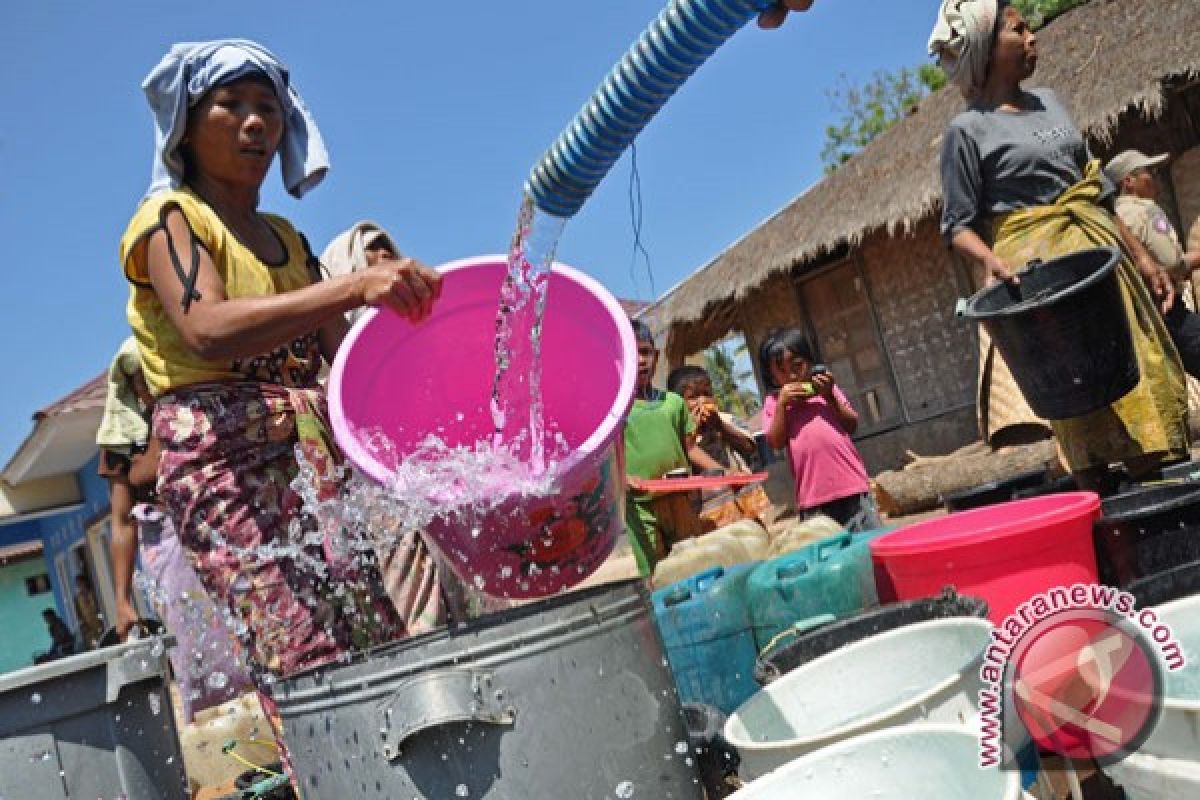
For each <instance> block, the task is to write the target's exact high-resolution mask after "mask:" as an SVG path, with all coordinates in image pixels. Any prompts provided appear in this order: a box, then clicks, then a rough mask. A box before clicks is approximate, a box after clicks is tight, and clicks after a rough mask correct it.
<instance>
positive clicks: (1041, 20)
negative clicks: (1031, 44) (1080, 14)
mask: <svg viewBox="0 0 1200 800" xmlns="http://www.w3.org/2000/svg"><path fill="white" fill-rule="evenodd" d="M1086 2H1088V0H1013V6H1014V7H1015V8H1016V9H1017V10H1018V11H1020V12H1021V16H1023V17H1024V18H1025V20H1026V21H1027V22H1028V23H1029V25H1030V27H1032V28H1035V29H1036V28H1040V27H1042V26H1043V25H1045V24H1046V23H1047V22H1049V21H1050V20H1052V19H1054V18H1055V17H1057V16H1058V15H1059V14H1061V13H1063V12H1064V11H1067V10H1069V9H1072V8H1074V7H1075V6H1081V5H1083V4H1084V3H1086Z"/></svg>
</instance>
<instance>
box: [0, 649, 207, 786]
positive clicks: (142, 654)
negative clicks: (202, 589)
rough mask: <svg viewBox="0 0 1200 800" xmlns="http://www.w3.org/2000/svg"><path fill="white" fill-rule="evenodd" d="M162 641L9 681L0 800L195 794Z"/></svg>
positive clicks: (4, 692) (1, 682)
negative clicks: (185, 769)
mask: <svg viewBox="0 0 1200 800" xmlns="http://www.w3.org/2000/svg"><path fill="white" fill-rule="evenodd" d="M165 644H166V643H164V640H163V639H161V638H155V639H149V640H141V641H137V642H132V643H130V644H122V645H116V646H114V647H106V648H103V649H101V650H91V651H89V652H86V653H81V654H80V655H77V656H70V657H68V658H63V659H59V660H57V661H52V662H50V663H49V664H43V665H41V666H36V667H28V668H26V669H20V670H17V671H15V672H9V673H6V674H4V675H0V797H4V798H14V799H15V798H22V799H25V798H45V799H46V800H50V798H68V797H69V798H87V799H88V800H90V798H93V797H103V798H110V797H123V798H127V800H185V798H187V797H189V796H190V792H189V791H188V786H187V782H186V779H185V778H184V772H183V756H182V754H181V753H180V749H179V737H178V736H177V735H176V732H175V714H174V712H173V711H172V708H171V695H170V694H169V693H168V692H167V687H166V683H165V677H166V675H167V659H166V655H165Z"/></svg>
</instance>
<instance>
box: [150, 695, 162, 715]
mask: <svg viewBox="0 0 1200 800" xmlns="http://www.w3.org/2000/svg"><path fill="white" fill-rule="evenodd" d="M146 699H147V701H148V702H149V703H150V712H151V713H152V714H154V716H156V717H157V716H158V715H159V714H160V713H161V712H162V701H161V700H159V699H158V695H156V694H151V695H147V696H146Z"/></svg>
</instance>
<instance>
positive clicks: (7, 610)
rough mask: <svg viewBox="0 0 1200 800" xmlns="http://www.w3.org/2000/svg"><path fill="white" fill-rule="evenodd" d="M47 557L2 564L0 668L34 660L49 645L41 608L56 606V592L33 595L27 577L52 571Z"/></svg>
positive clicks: (5, 668)
mask: <svg viewBox="0 0 1200 800" xmlns="http://www.w3.org/2000/svg"><path fill="white" fill-rule="evenodd" d="M49 574H50V566H49V565H48V564H47V563H46V560H45V559H44V558H41V557H40V556H39V557H37V558H30V559H26V560H24V561H18V562H16V563H15V564H9V565H8V566H4V567H0V619H3V620H4V633H3V635H2V636H0V639H2V640H3V641H4V643H5V644H4V646H3V647H0V672H9V671H11V670H14V669H21V668H22V667H28V666H30V665H32V664H33V657H34V656H35V655H36V654H38V653H42V652H45V651H46V650H49V649H50V644H51V642H50V634H49V632H48V631H47V630H46V623H45V621H44V620H43V619H42V610H43V609H47V608H55V602H54V593H53V592H46V593H44V594H35V595H30V594H29V592H28V590H27V589H26V587H25V579H26V578H31V577H33V576H35V575H49Z"/></svg>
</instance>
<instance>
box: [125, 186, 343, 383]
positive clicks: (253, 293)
mask: <svg viewBox="0 0 1200 800" xmlns="http://www.w3.org/2000/svg"><path fill="white" fill-rule="evenodd" d="M171 208H178V209H179V210H180V211H181V212H183V215H184V217H185V218H186V219H187V221H188V225H190V226H191V229H192V235H193V236H195V237H196V241H197V242H199V244H200V246H201V247H203V248H204V249H205V250H207V251H208V254H209V256H210V257H211V258H212V262H213V265H214V266H215V267H216V269H217V273H218V275H220V277H221V280H222V282H224V284H225V293H226V296H228V297H229V298H237V297H265V296H270V295H275V294H279V293H281V292H287V291H291V290H293V289H300V288H302V287H304V286H308V285H309V284H310V283H312V277H311V274H310V272H309V269H308V265H307V262H308V252H307V249H306V247H305V245H304V241H303V240H302V239H301V237H300V234H299V233H297V232H296V230H295V228H293V227H292V226H291V223H289V222H288V221H287V220H285V219H283V218H282V217H279V216H275V215H272V214H264V215H263V217H264V219H266V220H267V222H268V223H269V224H270V226H271V229H272V230H273V231H275V234H276V235H277V236H278V237H279V241H280V243H281V244H283V246H284V248H285V249H286V251H287V257H286V258H285V259H284V261H283V263H281V264H267V263H264V262H263V261H261V260H259V258H258V257H257V256H256V255H254V253H253V252H252V251H251V250H250V249H249V248H248V247H246V246H245V245H244V244H242V243H241V242H240V241H239V240H238V239H237V237H236V236H234V235H233V233H232V232H231V231H230V230H229V229H228V228H227V227H225V223H223V222H222V221H221V218H220V217H218V216H217V214H216V212H215V211H213V210H212V208H210V207H209V206H208V204H207V203H205V202H204V201H203V200H202V199H201V198H200V197H198V196H197V195H195V194H194V193H192V192H191V191H189V190H187V189H186V188H185V189H181V190H178V191H171V192H163V193H160V194H157V195H155V196H153V197H150V198H147V199H146V200H144V201H143V202H142V204H141V206H139V207H138V210H137V212H136V213H135V214H134V215H133V219H132V220H131V221H130V223H129V227H128V228H126V229H125V235H124V236H122V237H121V264H122V266H123V268H124V271H125V278H126V279H127V280H128V281H129V303H128V305H127V306H126V314H127V316H128V317H129V325H130V327H131V328H133V335H134V337H135V338H136V339H137V343H138V350H139V352H140V354H141V359H142V371H143V373H144V374H145V377H146V384H147V386H148V387H149V388H150V391H151V392H152V393H153V394H154V395H155V396H158V395H161V394H163V393H164V392H167V391H169V390H171V389H175V388H178V387H180V386H187V385H189V384H194V383H210V382H214V381H243V380H255V381H262V382H264V383H278V384H280V385H283V386H312V385H315V381H316V375H317V370H318V368H319V367H320V359H321V352H320V344H319V339H318V336H317V332H316V331H313V332H312V333H311V334H307V335H305V336H303V337H301V338H299V339H296V340H295V341H293V342H292V343H291V344H289V345H285V346H283V347H280V348H278V349H276V350H274V351H272V352H270V353H264V354H262V355H261V356H258V357H255V358H247V359H238V360H234V361H212V360H208V359H203V358H201V357H200V356H198V355H197V354H196V353H195V352H194V351H193V350H191V348H189V347H188V346H187V344H186V343H185V342H184V340H183V337H182V335H180V333H179V331H178V329H177V328H176V327H175V325H174V324H173V323H172V322H171V319H170V317H168V316H167V314H166V312H165V311H164V310H163V307H162V303H161V302H159V299H158V294H157V293H155V291H154V288H153V287H152V286H151V285H150V274H149V269H148V265H147V257H146V251H147V248H146V243H147V242H148V241H149V239H150V236H151V235H152V234H154V233H155V232H157V231H158V230H160V229H161V228H162V226H163V218H164V216H165V214H166V212H167V211H169V210H170V209H171ZM176 247H177V248H178V249H179V250H180V252H181V253H182V254H184V255H183V260H184V262H185V263H186V262H187V259H188V257H187V255H186V253H187V246H186V244H185V243H183V242H177V243H176Z"/></svg>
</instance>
